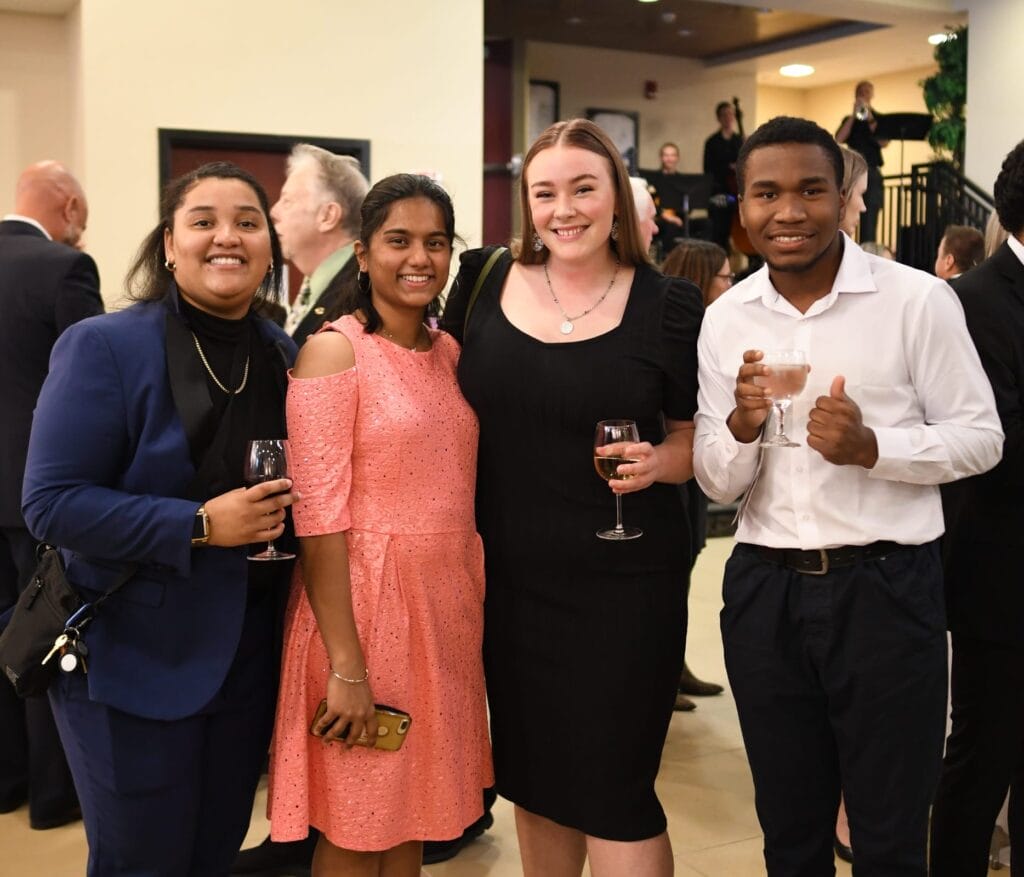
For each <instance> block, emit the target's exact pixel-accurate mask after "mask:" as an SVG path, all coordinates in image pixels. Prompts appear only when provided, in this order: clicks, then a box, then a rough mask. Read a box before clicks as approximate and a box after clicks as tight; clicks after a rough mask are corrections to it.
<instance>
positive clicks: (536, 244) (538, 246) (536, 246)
mask: <svg viewBox="0 0 1024 877" xmlns="http://www.w3.org/2000/svg"><path fill="white" fill-rule="evenodd" d="M532 246H533V251H534V252H535V253H539V252H540V251H541V250H543V249H544V241H542V240H541V239H540V235H539V234H537V232H534V233H533V244H532Z"/></svg>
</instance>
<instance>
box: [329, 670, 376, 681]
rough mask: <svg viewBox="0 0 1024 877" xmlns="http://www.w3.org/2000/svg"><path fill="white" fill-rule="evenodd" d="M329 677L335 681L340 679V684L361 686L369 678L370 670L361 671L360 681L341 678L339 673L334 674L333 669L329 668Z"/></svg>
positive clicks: (345, 677)
mask: <svg viewBox="0 0 1024 877" xmlns="http://www.w3.org/2000/svg"><path fill="white" fill-rule="evenodd" d="M331 675H332V676H333V677H334V678H335V679H340V680H341V681H342V682H347V683H348V684H349V685H362V684H363V683H364V682H366V681H367V680H368V679H369V678H370V668H369V667H367V668H366V669H365V670H363V678H362V679H349V678H348V677H347V676H342V675H341V674H340V673H338V672H336V671H335V669H334V668H333V667H331Z"/></svg>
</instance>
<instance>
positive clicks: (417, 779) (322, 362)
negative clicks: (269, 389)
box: [269, 174, 493, 877]
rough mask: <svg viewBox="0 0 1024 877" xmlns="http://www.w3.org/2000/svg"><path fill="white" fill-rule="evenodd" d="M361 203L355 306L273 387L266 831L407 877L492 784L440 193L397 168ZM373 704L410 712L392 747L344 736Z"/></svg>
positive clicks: (358, 731)
mask: <svg viewBox="0 0 1024 877" xmlns="http://www.w3.org/2000/svg"><path fill="white" fill-rule="evenodd" d="M361 214H362V227H361V231H360V236H359V240H358V241H357V242H356V244H355V257H356V259H357V260H358V263H359V269H360V275H359V296H358V305H359V309H358V310H357V311H356V312H355V314H351V315H347V316H343V317H341V318H340V319H338V320H336V321H335V322H333V323H329V324H328V325H327V326H326V327H325V330H324V331H321V332H320V333H319V334H317V335H314V336H312V337H310V338H309V339H308V340H307V341H306V343H305V344H304V345H303V347H302V352H301V354H300V355H299V359H298V363H297V365H296V367H295V369H294V372H293V373H292V380H291V384H290V387H289V390H288V427H289V433H290V441H291V447H292V470H293V475H294V478H295V484H296V488H297V489H298V490H299V491H300V492H301V494H302V502H301V504H300V505H297V506H296V507H295V509H296V518H295V524H296V531H297V533H298V534H299V536H300V537H301V549H302V565H301V575H299V576H296V579H295V582H294V583H293V590H292V596H291V600H290V603H289V610H288V616H287V620H286V631H285V654H284V663H283V668H282V676H281V697H280V702H279V705H278V713H277V726H276V731H275V737H274V745H273V750H272V754H271V764H270V801H269V810H270V819H271V837H272V838H273V839H274V840H275V841H293V840H299V839H301V838H303V837H305V836H306V833H307V830H308V826H310V825H312V826H315V827H316V828H318V829H319V830H320V832H321V837H320V840H319V842H318V844H317V847H316V852H315V854H314V856H313V874H314V875H316V877H326V875H345V877H355V875H374V877H377V875H384V874H386V875H390V877H417V875H419V873H420V861H421V858H422V842H423V841H424V840H428V839H435V840H440V839H447V838H454V837H458V836H459V835H461V834H462V831H463V829H464V828H465V827H466V826H467V825H469V824H470V823H472V822H473V821H474V820H476V819H478V818H479V817H480V815H481V812H482V810H483V806H482V799H481V794H480V792H481V789H483V788H485V787H486V786H489V785H491V783H492V781H493V779H492V776H493V775H492V770H491V760H490V747H489V745H488V733H487V712H486V701H485V697H484V680H483V668H482V666H481V662H480V649H481V638H482V634H483V596H484V580H483V553H482V550H481V544H480V537H479V536H478V535H477V533H476V527H475V524H474V517H473V502H474V489H475V484H476V445H477V422H476V417H475V416H474V414H473V411H472V409H470V407H469V406H468V405H467V404H466V402H465V400H464V399H463V398H462V395H461V394H460V393H459V388H458V384H457V383H456V379H455V366H456V362H457V361H458V356H459V349H458V345H457V344H456V343H455V342H454V341H453V340H452V339H451V338H450V337H449V336H447V335H445V334H444V333H443V332H439V331H436V330H433V329H429V328H428V327H427V326H425V325H424V319H425V317H426V316H427V309H428V307H429V306H430V304H431V303H432V302H433V301H434V299H435V298H436V297H437V295H438V294H439V293H440V292H441V290H442V289H444V286H445V284H446V283H447V281H448V272H449V266H450V263H451V255H452V242H453V239H454V237H455V217H454V213H453V210H452V204H451V200H450V199H449V197H448V195H447V193H446V192H445V191H444V190H443V189H442V188H441V187H440V186H438V185H437V184H436V183H434V182H432V181H431V180H429V179H428V178H427V177H423V176H415V175H412V174H398V175H396V176H392V177H387V178H385V179H383V180H381V181H380V182H379V183H377V184H376V185H375V186H374V187H373V188H372V189H371V190H370V192H369V193H368V194H367V196H366V199H365V200H364V202H363V206H362V210H361ZM325 698H326V712H325V713H324V714H323V715H322V716H321V717H320V718H319V719H317V721H316V724H315V725H314V726H313V727H312V731H313V732H314V734H316V735H317V736H311V734H310V730H311V728H310V725H311V722H312V720H313V716H314V713H315V712H316V710H317V706H318V704H320V702H321V701H322V700H324V699H325ZM375 703H376V704H387V705H389V706H390V707H393V708H395V709H398V710H401V711H404V712H407V713H409V714H410V715H411V717H412V722H411V725H410V726H409V728H408V732H407V734H406V735H405V741H404V744H403V745H402V747H401V748H400V749H399V750H398V751H384V750H382V749H379V748H368V747H365V746H353V745H352V744H353V743H354V741H356V740H358V739H359V737H360V736H361V735H363V734H364V733H365V735H366V737H367V738H368V739H369V740H377V739H378V738H377V734H378V723H377V718H376V716H375V710H374V704H375ZM318 737H323V738H324V739H317V738H318ZM326 741H330V743H331V744H332V745H328V744H327V742H326Z"/></svg>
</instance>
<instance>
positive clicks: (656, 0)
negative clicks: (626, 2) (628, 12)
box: [640, 0, 658, 3]
mask: <svg viewBox="0 0 1024 877" xmlns="http://www.w3.org/2000/svg"><path fill="white" fill-rule="evenodd" d="M640 2H641V3H657V2H658V0H640Z"/></svg>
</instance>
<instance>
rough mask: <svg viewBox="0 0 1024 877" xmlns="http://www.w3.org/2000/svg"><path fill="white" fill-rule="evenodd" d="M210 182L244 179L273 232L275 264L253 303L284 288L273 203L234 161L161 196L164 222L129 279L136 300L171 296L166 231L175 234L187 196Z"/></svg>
mask: <svg viewBox="0 0 1024 877" xmlns="http://www.w3.org/2000/svg"><path fill="white" fill-rule="evenodd" d="M208 179H215V180H241V181H242V182H243V183H245V184H246V185H247V186H249V188H250V189H252V190H253V192H254V193H255V194H256V198H257V200H258V201H259V202H260V210H262V211H263V218H264V220H266V223H267V230H268V231H269V232H270V255H271V257H272V258H273V260H274V264H273V266H272V268H271V270H270V271H268V272H267V274H266V276H265V277H264V278H263V282H262V283H260V285H259V286H258V287H257V289H256V294H255V296H254V297H253V304H254V305H257V306H258V305H260V304H262V303H263V302H266V301H268V300H271V299H273V295H272V293H273V292H275V291H276V290H277V289H279V288H280V286H281V266H282V265H283V264H284V256H283V255H282V254H281V241H280V240H278V237H277V232H276V231H275V230H274V223H272V222H271V221H270V202H269V200H268V198H267V193H266V191H265V190H264V188H263V186H261V185H260V182H259V180H257V179H256V177H254V176H253V175H252V174H250V173H249V172H248V171H246V170H243V169H242V168H240V167H239V166H238V165H237V164H235V163H234V162H230V161H212V162H210V163H208V164H204V165H201V166H200V167H197V168H196V169H195V170H193V171H189V172H188V173H187V174H183V175H182V176H180V177H177V178H175V179H173V180H171V181H170V182H169V183H168V184H167V185H166V186H164V190H163V193H162V194H161V196H160V221H159V222H158V223H157V225H156V228H154V229H153V230H152V231H151V232H150V233H149V234H148V235H146V237H145V238H144V239H143V241H142V243H141V244H140V245H139V249H138V252H137V253H136V254H135V259H134V260H133V261H132V265H131V267H130V268H129V269H128V274H127V275H126V276H125V280H124V285H125V290H126V294H127V296H128V298H129V299H131V300H132V301H160V300H161V299H163V298H165V297H166V296H167V292H168V290H169V289H170V283H169V282H168V281H169V280H170V277H171V275H170V274H169V272H168V270H167V269H166V268H165V267H164V260H165V259H166V256H165V254H164V230H165V229H166V230H171V231H173V229H174V212H175V211H176V210H177V209H178V208H179V207H181V205H182V204H183V203H184V201H185V196H186V195H187V194H188V193H189V191H190V190H191V189H192V187H193V186H195V185H196V184H197V183H198V182H199V181H200V180H208Z"/></svg>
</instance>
